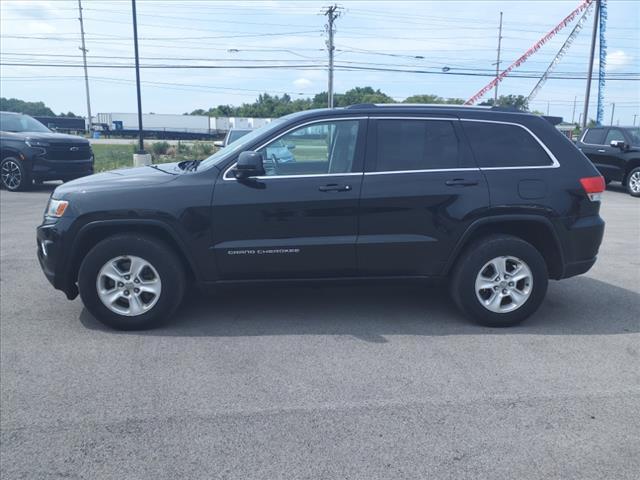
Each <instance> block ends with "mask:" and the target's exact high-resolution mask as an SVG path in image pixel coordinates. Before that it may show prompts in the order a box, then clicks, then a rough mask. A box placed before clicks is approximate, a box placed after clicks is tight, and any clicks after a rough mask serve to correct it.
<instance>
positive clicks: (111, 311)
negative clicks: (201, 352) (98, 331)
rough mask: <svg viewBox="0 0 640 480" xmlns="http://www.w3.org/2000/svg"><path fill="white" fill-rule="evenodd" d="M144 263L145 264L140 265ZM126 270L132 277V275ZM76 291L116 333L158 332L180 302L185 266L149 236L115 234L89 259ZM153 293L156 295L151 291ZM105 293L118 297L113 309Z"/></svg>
mask: <svg viewBox="0 0 640 480" xmlns="http://www.w3.org/2000/svg"><path fill="white" fill-rule="evenodd" d="M145 262H146V264H147V266H141V265H143V264H144V263H145ZM136 271H137V272H138V275H135V272H136ZM127 272H129V273H131V274H130V275H129V277H126V274H127ZM116 278H117V279H119V281H120V282H121V283H122V285H118V284H117V282H116V281H115V279H116ZM154 278H155V279H154ZM136 280H138V281H136ZM134 282H135V283H134ZM99 288H100V289H101V291H102V294H101V293H99ZM78 289H79V291H80V298H82V302H83V303H84V305H85V307H86V308H87V310H89V312H90V313H91V314H93V316H94V317H95V318H97V319H98V320H99V321H101V322H102V323H104V324H105V325H108V326H109V327H112V328H114V329H117V330H143V329H149V328H155V327H158V326H160V325H162V324H163V323H164V322H165V321H166V320H167V319H169V318H170V317H171V316H172V315H173V314H174V313H175V311H176V310H177V308H178V307H179V306H180V303H181V302H182V298H183V296H184V291H185V272H184V266H183V264H182V262H181V260H180V258H179V257H178V256H177V255H176V254H175V252H174V251H173V250H172V249H171V248H170V247H169V246H167V245H166V244H165V243H164V242H161V241H159V240H157V239H155V238H153V237H149V236H145V235H137V234H123V235H116V236H113V237H110V238H107V239H106V240H103V241H101V242H100V243H98V244H97V245H96V246H95V247H93V248H92V249H91V250H90V251H89V253H88V254H87V255H86V256H85V258H84V259H83V261H82V264H81V265H80V271H79V273H78ZM132 290H137V291H138V292H140V293H137V294H134V292H133V291H132ZM143 290H144V291H143ZM152 291H153V292H157V293H149V292H152ZM112 292H113V293H112ZM107 294H108V295H112V297H111V298H114V297H117V299H116V300H115V301H113V302H110V305H111V306H110V307H108V306H107V303H109V302H108V301H107V299H106V298H107ZM102 298H105V301H103V300H102ZM105 302H107V303H105Z"/></svg>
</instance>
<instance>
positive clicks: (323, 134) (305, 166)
mask: <svg viewBox="0 0 640 480" xmlns="http://www.w3.org/2000/svg"><path fill="white" fill-rule="evenodd" d="M359 123H360V122H359V121H358V120H336V121H331V122H321V123H314V124H311V125H306V126H304V127H300V128H297V129H295V130H293V131H291V132H289V133H287V134H286V135H283V136H282V137H279V138H277V139H275V140H273V141H272V142H270V143H269V144H267V145H266V146H265V147H263V148H262V149H260V150H259V151H260V152H261V153H262V156H263V158H264V169H265V174H266V175H267V176H278V175H322V174H328V173H349V172H351V169H352V166H353V162H354V158H355V154H356V145H357V141H358V128H359Z"/></svg>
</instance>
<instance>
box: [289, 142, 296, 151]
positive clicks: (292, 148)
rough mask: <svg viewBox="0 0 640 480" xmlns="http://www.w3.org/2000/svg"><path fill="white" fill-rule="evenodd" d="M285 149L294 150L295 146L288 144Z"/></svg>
mask: <svg viewBox="0 0 640 480" xmlns="http://www.w3.org/2000/svg"><path fill="white" fill-rule="evenodd" d="M287 149H288V150H295V149H296V146H295V145H294V144H293V143H290V144H289V145H287Z"/></svg>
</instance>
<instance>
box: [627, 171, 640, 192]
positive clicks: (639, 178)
mask: <svg viewBox="0 0 640 480" xmlns="http://www.w3.org/2000/svg"><path fill="white" fill-rule="evenodd" d="M629 190H631V191H632V192H633V193H640V171H638V172H633V173H632V174H631V176H630V177H629Z"/></svg>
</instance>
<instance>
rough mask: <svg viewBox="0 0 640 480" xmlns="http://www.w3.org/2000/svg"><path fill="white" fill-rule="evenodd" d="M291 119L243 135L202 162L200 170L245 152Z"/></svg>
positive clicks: (277, 120)
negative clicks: (255, 142)
mask: <svg viewBox="0 0 640 480" xmlns="http://www.w3.org/2000/svg"><path fill="white" fill-rule="evenodd" d="M288 118H289V115H287V116H284V117H280V118H278V119H276V120H273V121H272V122H271V123H268V124H266V125H265V126H263V127H260V128H257V129H255V130H252V131H250V132H249V133H247V134H246V135H243V136H242V137H240V138H239V139H237V140H236V141H234V142H231V143H229V145H227V146H226V147H224V148H221V149H220V150H218V151H217V152H216V153H214V154H213V155H211V156H210V157H209V158H207V159H205V160H203V161H202V164H201V165H200V168H207V167H210V166H213V165H217V164H218V162H221V161H223V160H226V159H227V158H229V157H231V156H233V155H235V154H236V153H238V152H241V151H243V150H245V148H246V147H245V146H246V145H248V144H250V143H252V142H253V141H254V140H255V139H256V138H258V137H260V136H261V135H263V134H265V133H268V132H270V131H271V130H277V129H278V128H280V126H281V125H282V124H283V123H284V122H285V121H286V120H287V119H288Z"/></svg>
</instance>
